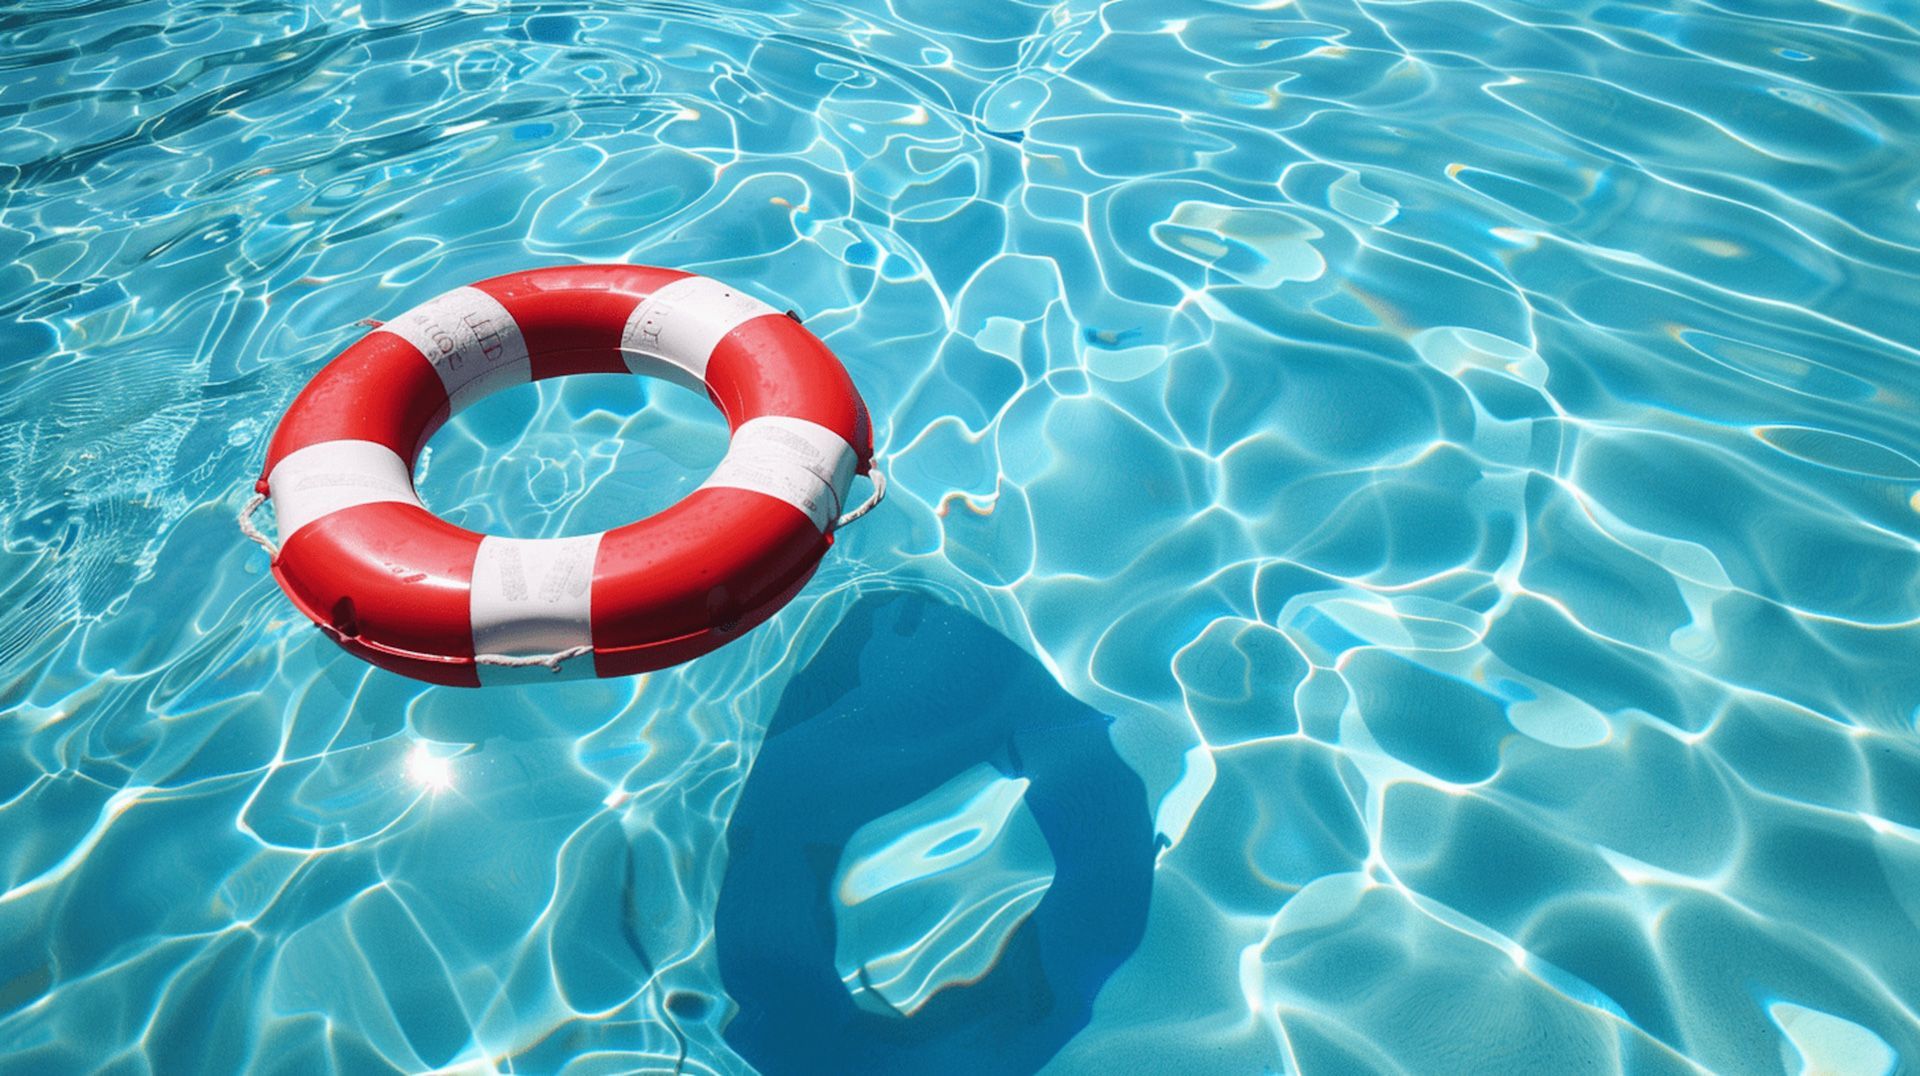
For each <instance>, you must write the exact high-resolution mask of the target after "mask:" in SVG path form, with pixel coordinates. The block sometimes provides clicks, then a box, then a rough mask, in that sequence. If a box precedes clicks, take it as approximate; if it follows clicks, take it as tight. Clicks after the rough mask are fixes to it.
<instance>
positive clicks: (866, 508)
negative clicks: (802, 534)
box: [833, 456, 887, 530]
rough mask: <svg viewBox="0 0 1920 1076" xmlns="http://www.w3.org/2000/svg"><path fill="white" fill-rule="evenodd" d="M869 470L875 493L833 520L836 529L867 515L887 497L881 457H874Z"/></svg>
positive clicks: (885, 476)
mask: <svg viewBox="0 0 1920 1076" xmlns="http://www.w3.org/2000/svg"><path fill="white" fill-rule="evenodd" d="M867 471H868V477H870V478H872V479H873V493H872V494H870V495H869V496H868V497H867V499H866V500H864V501H862V502H860V504H859V505H858V506H857V507H855V508H854V510H853V511H851V512H848V513H847V514H845V515H843V516H841V517H840V518H839V519H836V520H834V521H833V529H834V530H839V529H840V528H841V527H844V526H846V525H847V524H849V523H852V522H853V521H854V520H856V519H859V518H860V517H861V516H864V515H866V514H867V513H868V512H871V511H873V510H874V509H875V508H878V507H879V506H880V502H881V501H883V500H885V499H886V496H887V473H886V472H885V471H882V470H881V469H880V458H879V457H878V456H876V457H874V460H873V465H872V466H871V467H869V468H868V469H867Z"/></svg>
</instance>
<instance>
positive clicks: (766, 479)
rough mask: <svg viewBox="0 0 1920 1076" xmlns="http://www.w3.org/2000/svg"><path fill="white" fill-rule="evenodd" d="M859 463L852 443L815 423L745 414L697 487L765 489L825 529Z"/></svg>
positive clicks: (837, 510)
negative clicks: (724, 452) (722, 453)
mask: <svg viewBox="0 0 1920 1076" xmlns="http://www.w3.org/2000/svg"><path fill="white" fill-rule="evenodd" d="M857 465H858V460H857V459H856V457H855V455H854V451H853V446H852V445H849V444H848V443H847V442H846V441H844V440H842V439H841V437H840V435H839V434H837V433H835V432H833V431H832V430H830V429H827V428H826V427H825V426H822V425H820V424H819V423H817V422H808V421H807V420H806V419H803V418H789V417H786V416H784V415H763V416H761V417H760V418H753V419H748V420H747V421H745V422H743V423H741V424H740V428H739V429H737V430H735V431H733V441H732V443H731V444H729V445H728V446H727V455H726V458H724V459H722V460H721V461H720V466H718V467H716V468H714V469H713V474H712V475H710V476H708V478H707V480H706V481H705V482H702V483H701V484H700V488H702V489H708V488H713V487H724V488H727V489H748V490H753V491H754V492H756V493H764V494H766V495H767V496H769V497H775V498H778V499H780V500H783V501H785V502H787V503H788V504H790V505H793V506H794V507H795V508H798V509H800V510H801V511H802V512H805V513H806V514H807V518H809V519H811V520H813V525H814V526H816V527H818V528H820V529H821V530H822V531H825V530H826V529H827V527H828V525H829V524H831V523H832V522H833V521H834V519H836V518H837V517H838V516H839V515H840V505H841V503H842V502H844V501H845V500H846V499H847V490H848V489H850V488H852V486H853V472H854V469H855V467H856V466H857Z"/></svg>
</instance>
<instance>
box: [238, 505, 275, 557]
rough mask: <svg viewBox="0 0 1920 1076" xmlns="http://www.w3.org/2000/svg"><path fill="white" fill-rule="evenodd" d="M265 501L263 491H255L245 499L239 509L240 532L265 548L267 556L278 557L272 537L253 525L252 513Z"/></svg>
mask: <svg viewBox="0 0 1920 1076" xmlns="http://www.w3.org/2000/svg"><path fill="white" fill-rule="evenodd" d="M265 503H267V495H266V494H264V493H255V494H254V495H253V496H252V497H250V498H248V499H247V505H246V507H245V508H242V509H240V533H241V534H244V535H246V536H247V537H248V538H251V539H253V541H254V544H256V545H258V546H259V547H260V548H262V549H264V550H266V551H267V556H268V557H270V558H273V559H278V558H279V556H280V547H279V546H277V545H274V544H273V539H271V538H269V537H267V536H266V535H264V534H262V533H260V528H258V527H256V526H254V525H253V514H254V513H255V512H258V511H259V510H260V506H261V505H263V504H265Z"/></svg>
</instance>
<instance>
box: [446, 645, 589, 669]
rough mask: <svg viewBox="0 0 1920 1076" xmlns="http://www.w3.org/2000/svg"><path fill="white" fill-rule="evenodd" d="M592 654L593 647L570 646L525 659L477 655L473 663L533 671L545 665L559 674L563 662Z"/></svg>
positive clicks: (530, 655) (503, 655) (500, 655)
mask: <svg viewBox="0 0 1920 1076" xmlns="http://www.w3.org/2000/svg"><path fill="white" fill-rule="evenodd" d="M591 653H593V647H591V646H585V645H582V646H570V647H568V648H566V649H565V650H559V651H555V652H554V653H551V654H528V655H526V656H524V657H516V656H514V655H512V654H475V655H474V656H473V661H474V664H476V665H498V666H500V667H501V668H503V669H531V668H533V667H534V666H536V665H545V666H546V667H547V669H548V670H549V671H551V672H555V673H557V672H559V671H560V665H561V663H562V662H566V661H572V660H573V659H574V658H577V657H581V656H584V655H586V654H591Z"/></svg>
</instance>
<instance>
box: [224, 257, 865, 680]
mask: <svg viewBox="0 0 1920 1076" xmlns="http://www.w3.org/2000/svg"><path fill="white" fill-rule="evenodd" d="M603 371H604V372H629V371H630V372H632V373H637V374H645V375H650V376H655V377H664V378H667V379H669V380H672V381H676V382H679V383H681V384H684V385H687V386H688V387H691V388H694V389H696V390H699V391H702V392H705V393H706V394H707V395H708V396H709V397H710V398H711V399H712V400H713V401H714V403H715V404H717V405H718V406H719V408H720V410H721V412H722V413H723V414H724V415H725V416H726V420H727V425H728V426H729V428H730V429H731V430H732V438H731V441H730V443H729V446H728V448H727V454H726V457H725V459H723V460H722V461H721V462H720V465H719V467H718V468H716V469H715V470H714V472H713V474H712V475H711V476H709V477H708V478H707V480H706V482H705V483H704V484H702V485H701V486H700V488H698V489H696V490H695V491H694V492H693V493H691V494H689V495H688V496H687V497H686V498H684V499H683V500H681V501H680V502H679V503H678V504H675V505H673V506H672V507H671V508H668V509H667V510H665V511H663V512H660V513H658V514H657V515H654V516H652V517H650V518H647V519H643V520H641V521H639V522H637V523H633V524H630V525H628V526H624V527H620V528H617V529H615V530H610V531H606V532H604V533H601V534H589V535H583V536H581V537H577V538H542V539H525V538H499V537H495V536H492V535H481V534H476V533H474V532H472V531H468V530H464V529H462V528H460V527H456V526H454V525H453V524H451V523H448V522H447V521H445V520H443V519H441V518H439V517H438V516H435V515H434V514H433V513H432V512H429V511H428V510H427V509H426V508H425V507H423V506H422V505H421V503H420V499H419V497H418V496H417V495H416V494H415V492H414V488H413V477H412V476H413V462H414V460H415V458H416V457H417V455H418V453H419V450H420V448H421V447H422V446H423V445H424V444H425V443H426V441H427V439H428V437H430V436H431V435H432V434H433V432H434V430H436V429H438V428H439V427H440V425H441V424H442V423H444V422H445V421H446V420H447V419H448V417H449V416H450V415H452V414H453V413H454V412H457V411H459V410H460V409H461V408H462V407H465V406H466V405H468V404H470V403H472V402H473V401H475V400H477V399H479V398H480V397H482V396H485V395H486V394H488V393H491V392H494V391H496V390H498V389H502V388H505V387H507V386H509V385H517V384H521V383H523V382H526V381H537V380H539V379H541V378H548V377H560V376H562V375H565V374H577V373H591V372H603ZM872 463H873V432H872V427H871V424H870V422H869V419H868V416H867V408H866V404H865V403H863V402H862V401H861V399H860V394H859V393H858V392H857V391H855V389H854V387H853V382H852V380H851V379H850V378H849V377H848V376H847V372H846V370H845V368H843V367H842V366H841V365H840V362H839V360H838V359H836V358H835V357H834V355H833V353H832V352H831V351H829V350H827V347H826V345H824V344H822V343H821V342H820V341H819V340H818V339H817V338H816V337H815V336H814V335H813V334H812V333H810V332H808V331H807V330H806V329H805V328H803V327H801V325H800V324H799V322H798V321H797V320H795V319H793V318H790V317H787V316H784V315H783V314H782V313H781V312H780V311H778V310H776V309H774V308H773V307H771V306H768V305H767V304H765V303H763V302H760V301H759V300H757V299H754V298H751V297H749V296H747V295H745V294H742V293H741V292H739V291H736V290H734V289H732V288H730V287H728V286H727V285H725V284H722V283H719V282H718V281H714V280H710V279H707V278H706V277H700V276H694V275H692V274H689V273H683V272H678V271H676V270H672V269H656V268H649V267H644V266H633V265H583V266H567V267H561V268H553V269H537V270H534V271H532V272H525V273H512V274H509V275H507V276H501V277H495V278H493V279H491V280H483V281H481V282H480V283H478V284H474V285H472V286H470V287H465V288H459V289H457V290H455V291H451V292H448V293H447V294H445V295H442V296H440V297H439V298H436V299H432V300H430V301H428V302H426V303H423V304H421V305H420V306H417V307H415V308H413V309H412V310H409V311H408V312H407V313H405V314H402V315H401V316H400V317H398V318H396V319H394V320H393V321H390V322H387V323H386V324H384V325H382V326H380V327H379V328H378V329H376V330H375V331H373V332H371V333H368V334H367V335H366V336H365V337H362V338H361V339H360V340H359V341H357V342H356V343H354V344H353V345H352V346H351V347H349V348H347V349H346V350H345V351H343V352H341V353H340V354H339V356H337V357H336V358H335V359H334V360H333V361H332V362H331V363H329V364H327V366H326V367H325V368H324V369H322V370H321V371H320V372H319V373H318V374H316V375H315V376H314V378H313V380H312V381H311V382H309V383H308V384H307V387H306V388H305V389H304V390H303V391H302V392H301V393H300V395H299V396H298V397H297V398H296V399H295V400H294V402H293V405H292V406H291V407H290V408H288V410H287V413H286V416H285V417H284V418H282V419H281V421H280V426H279V428H278V429H277V430H276V431H275V433H274V436H273V440H272V442H271V444H270V445H269V447H268V449H267V461H266V466H265V469H264V471H263V472H262V477H261V478H260V480H259V482H258V483H256V485H255V489H256V490H257V492H258V494H259V496H256V497H255V498H254V501H253V502H252V504H250V505H249V511H250V510H251V509H252V508H253V507H257V506H258V504H259V501H260V500H261V499H262V498H265V497H270V498H271V499H272V501H273V508H274V515H275V517H276V519H277V521H278V529H279V535H280V545H279V549H278V552H277V553H276V555H275V556H274V560H273V574H274V578H275V579H277V580H278V581H279V583H280V586H281V588H282V589H283V590H285V591H286V593H287V596H288V597H289V598H291V599H292V600H293V603H294V604H295V605H296V606H298V607H299V608H300V611H301V612H302V613H304V614H306V616H307V617H308V618H309V619H311V620H312V621H313V622H314V623H315V624H317V625H319V626H320V628H321V629H322V630H323V631H325V632H326V633H327V635H328V636H330V637H331V638H333V639H334V640H335V641H336V642H338V643H339V644H340V645H341V646H343V647H345V648H346V649H347V650H348V651H350V652H352V653H354V654H356V655H358V656H359V657H361V658H364V659H365V660H367V661H370V662H373V663H374V664H376V665H380V666H383V667H385V668H388V669H392V670H393V671H395V672H399V673H404V674H406V675H408V676H412V677H415V678H417V679H421V680H429V681H433V682H435V683H442V684H456V685H465V686H475V685H478V684H480V683H482V682H487V683H493V682H495V681H497V680H512V679H525V678H526V677H525V675H518V674H516V670H521V669H526V668H528V667H532V666H536V665H546V666H549V667H551V668H553V669H558V670H560V671H563V672H570V673H574V674H575V675H585V674H586V673H588V672H591V673H592V674H594V675H598V676H626V675H629V674H632V673H638V672H644V671H646V670H649V669H658V668H662V667H665V666H668V665H673V664H677V663H679V662H682V661H686V660H688V659H689V658H693V657H696V656H698V655H700V654H704V653H706V652H707V651H709V650H712V649H714V648H715V647H718V646H720V645H722V644H724V643H726V642H728V641H730V640H732V639H735V638H738V637H739V636H740V635H741V634H742V633H744V632H746V631H747V630H748V629H749V628H752V627H753V626H754V625H756V624H759V623H760V622H761V621H763V620H765V619H767V618H768V617H770V616H772V615H773V613H774V612H776V611H777V610H779V608H780V607H781V606H782V605H784V604H786V602H787V601H788V600H789V599H790V598H792V597H793V595H794V593H795V592H796V591H798V590H799V589H800V587H801V586H802V585H803V584H805V583H806V581H807V580H808V579H809V578H810V577H811V576H812V575H813V571H814V569H815V567H816V566H818V564H819V562H820V559H821V557H822V556H824V555H825V554H826V551H827V548H828V547H829V546H830V545H831V544H832V543H833V529H834V527H835V526H836V525H837V523H838V522H842V521H847V520H850V519H851V518H853V516H855V515H857V513H848V512H845V511H844V502H845V501H846V499H847V495H848V491H849V487H850V486H851V485H852V482H853V476H854V475H855V474H867V473H869V471H870V469H871V467H872ZM874 477H875V479H876V481H877V480H878V479H879V477H880V476H879V475H877V474H875V475H874ZM880 492H881V487H878V486H876V489H875V498H874V499H877V497H878V494H879V493H880ZM871 503H872V502H871V501H869V502H868V506H871ZM863 510H864V509H863ZM242 522H243V526H245V527H247V529H248V530H249V532H250V533H252V534H256V535H257V533H258V532H256V531H252V530H251V525H250V524H246V523H245V517H244V515H243V517H242ZM263 544H267V545H268V548H269V549H271V548H272V546H271V544H270V543H266V542H265V541H264V540H263ZM532 672H533V673H535V674H539V675H547V673H548V669H546V668H533V669H532Z"/></svg>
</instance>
